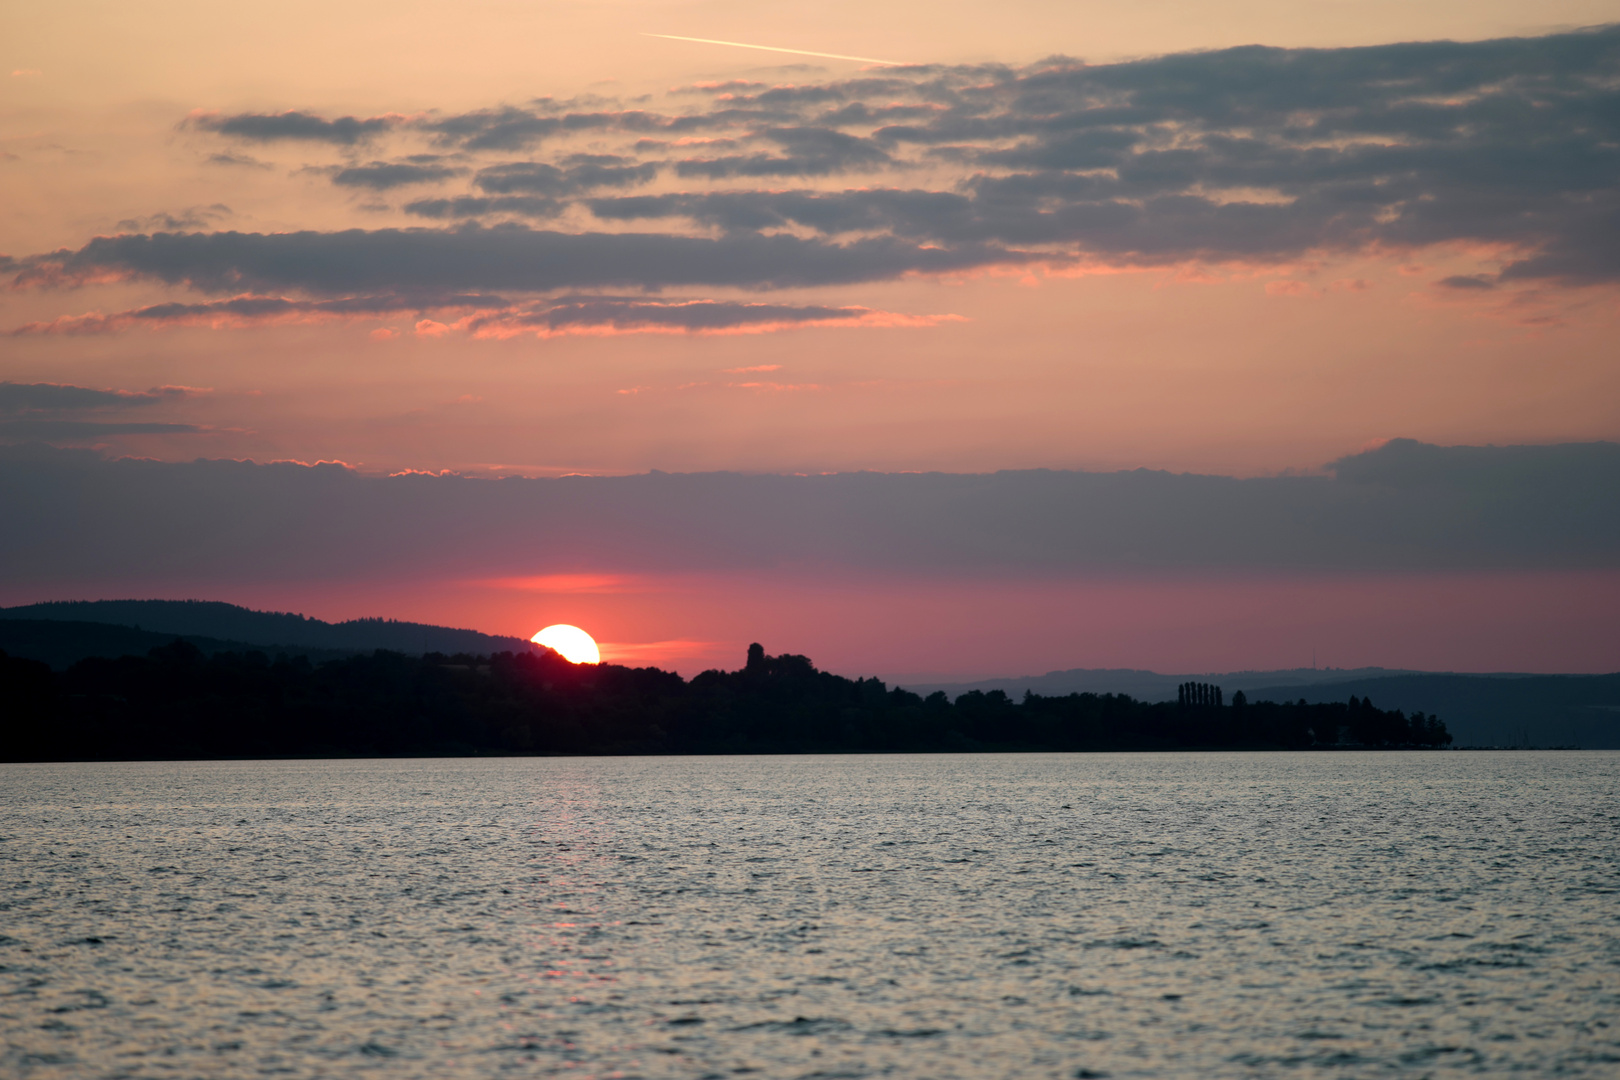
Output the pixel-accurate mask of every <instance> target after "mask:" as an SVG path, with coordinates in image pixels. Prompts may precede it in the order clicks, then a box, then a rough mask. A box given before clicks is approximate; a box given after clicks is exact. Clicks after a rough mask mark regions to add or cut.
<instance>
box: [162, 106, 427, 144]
mask: <svg viewBox="0 0 1620 1080" xmlns="http://www.w3.org/2000/svg"><path fill="white" fill-rule="evenodd" d="M401 119H402V118H401V117H398V116H371V117H367V118H365V119H358V118H356V117H353V116H339V117H337V118H336V119H333V120H328V119H326V118H325V117H321V116H317V115H315V114H314V113H307V112H299V111H296V110H292V111H288V112H281V113H237V114H235V115H232V116H221V115H219V114H218V113H193V114H192V115H191V117H190V120H189V122H190V124H191V126H192V127H195V128H197V129H198V130H201V131H212V132H217V133H218V134H220V135H230V136H233V137H235V138H238V139H245V140H247V141H249V142H277V141H281V140H288V141H301V142H318V143H333V144H336V145H338V146H353V145H354V144H355V143H359V142H364V141H365V140H367V139H370V138H373V137H374V136H377V135H380V134H382V133H383V132H385V131H387V130H388V129H390V128H392V127H394V126H395V125H397V124H398V123H399V122H400V121H401Z"/></svg>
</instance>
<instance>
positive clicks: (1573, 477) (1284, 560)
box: [0, 440, 1620, 583]
mask: <svg viewBox="0 0 1620 1080" xmlns="http://www.w3.org/2000/svg"><path fill="white" fill-rule="evenodd" d="M0 505H4V506H6V507H7V508H8V510H9V511H11V512H10V513H8V514H7V515H6V516H5V519H4V520H5V526H4V527H3V528H0V582H7V583H9V582H14V581H17V580H19V578H18V577H17V575H23V574H26V575H29V576H30V577H31V578H36V579H41V580H43V579H49V578H67V577H76V579H82V578H84V577H85V576H87V575H88V576H91V577H94V576H95V575H98V574H111V575H117V574H131V573H134V574H144V575H148V576H151V577H161V576H163V575H165V574H170V573H176V574H185V575H187V576H188V577H189V578H190V579H191V580H197V579H199V578H202V577H206V576H208V575H211V574H219V575H226V576H231V575H234V576H235V577H236V578H240V576H241V575H243V574H244V573H251V574H253V575H256V576H257V577H259V578H266V579H269V578H278V577H292V578H298V579H301V580H312V579H319V578H336V577H341V576H344V575H349V574H360V575H373V576H383V577H386V576H387V575H389V574H396V573H397V574H408V575H419V574H420V573H421V568H422V567H424V566H432V567H434V568H436V571H437V572H438V573H440V574H442V575H445V576H455V575H457V574H465V575H468V576H473V577H480V578H487V577H490V576H491V575H496V574H526V573H527V574H532V573H535V572H540V571H543V570H544V568H545V567H551V566H569V567H574V568H576V569H579V570H603V571H608V572H622V571H623V570H625V569H626V568H632V569H634V570H635V571H637V572H656V571H709V570H715V571H728V572H730V571H772V572H779V573H797V572H808V573H822V572H828V573H843V574H847V573H851V572H860V571H880V572H888V573H911V572H916V573H930V572H935V571H948V572H950V573H952V574H958V575H960V574H964V573H966V574H973V573H982V574H992V575H994V574H1020V573H1034V574H1040V575H1045V576H1050V575H1054V574H1066V573H1075V574H1083V573H1092V572H1099V571H1128V572H1145V571H1178V570H1189V571H1211V570H1213V571H1219V570H1221V569H1236V570H1258V571H1289V572H1293V571H1327V572H1338V571H1381V572H1382V571H1406V570H1414V571H1415V570H1424V571H1435V570H1438V571H1453V570H1458V569H1463V568H1495V569H1556V570H1567V569H1575V568H1611V569H1612V568H1616V567H1620V445H1617V444H1614V443H1591V444H1568V445H1562V446H1521V447H1438V446H1430V445H1425V444H1421V443H1415V442H1410V441H1405V440H1401V441H1396V442H1394V443H1390V444H1388V445H1386V446H1384V447H1382V448H1381V449H1378V450H1374V451H1370V452H1368V453H1364V454H1359V455H1355V456H1353V457H1350V458H1346V459H1344V460H1343V461H1340V462H1338V463H1336V465H1335V466H1334V467H1333V468H1331V469H1330V470H1329V472H1328V474H1327V475H1323V476H1291V477H1273V478H1262V479H1252V480H1237V479H1232V478H1229V477H1219V476H1197V475H1173V474H1170V473H1164V472H1152V471H1148V470H1137V471H1133V472H1121V473H1083V472H1059V471H1047V470H1036V471H1022V472H1001V473H994V474H986V475H951V474H943V473H933V474H882V473H846V474H840V475H834V476H745V475H740V474H729V473H709V474H690V475H679V474H676V475H669V474H662V473H653V474H649V475H641V476H623V477H600V478H591V477H569V478H563V479H554V480H525V479H516V478H508V479H502V480H480V479H469V478H462V477H456V476H423V475H413V476H397V477H370V476H363V475H360V474H358V473H355V472H353V471H351V470H349V469H346V468H343V467H340V466H335V465H324V466H316V467H306V466H301V465H292V464H270V465H255V464H253V463H251V462H239V461H195V462H188V463H179V464H164V463H160V462H154V461H138V460H119V461H109V460H104V459H101V458H99V457H96V456H92V455H87V454H75V453H71V452H65V451H47V450H43V449H40V448H38V447H33V448H30V447H27V446H19V447H14V448H11V449H8V450H0ZM537 537H543V538H544V540H543V543H539V544H538V546H537V541H536V538H537ZM247 568H251V569H247ZM7 575H11V576H7Z"/></svg>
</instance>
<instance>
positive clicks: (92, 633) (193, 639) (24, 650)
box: [0, 619, 359, 671]
mask: <svg viewBox="0 0 1620 1080" xmlns="http://www.w3.org/2000/svg"><path fill="white" fill-rule="evenodd" d="M175 641H183V642H185V643H186V644H187V645H190V646H192V647H193V648H195V649H197V651H199V652H201V653H202V654H203V655H204V656H213V655H215V654H216V653H223V652H254V651H260V652H265V653H268V654H269V655H271V656H278V655H286V656H302V657H304V658H305V659H307V660H309V661H310V662H311V663H321V662H324V661H327V660H336V659H339V658H341V657H345V656H354V655H355V654H356V653H357V652H359V650H357V649H320V648H314V647H311V646H308V645H281V644H266V643H263V642H248V641H228V640H221V639H219V638H211V637H203V636H201V635H197V634H160V633H158V632H157V631H155V630H137V629H135V628H134V627H132V626H116V625H113V624H112V623H90V622H70V621H68V620H65V619H63V620H58V619H0V651H4V652H6V653H8V654H9V655H11V656H14V657H20V658H23V659H27V660H37V661H39V662H40V663H43V664H47V665H49V666H50V667H52V668H54V669H56V670H57V671H66V670H67V669H68V668H70V667H72V666H73V665H74V664H76V663H78V662H79V661H80V660H84V659H87V658H89V657H92V656H99V657H118V656H145V655H146V654H147V653H148V652H150V651H151V650H152V649H155V648H158V647H159V646H162V645H168V644H170V643H172V642H175Z"/></svg>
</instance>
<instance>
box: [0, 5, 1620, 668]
mask: <svg viewBox="0 0 1620 1080" xmlns="http://www.w3.org/2000/svg"><path fill="white" fill-rule="evenodd" d="M1617 24H1620V2H1616V0H1609V2H1595V0H1552V2H1547V3H1541V4H1537V5H1526V4H1523V3H1507V2H1499V0H1489V2H1478V0H1475V2H1468V3H1463V2H1451V0H1446V2H1426V0H1404V2H1400V3H1393V2H1391V3H1379V2H1374V3H1365V2H1358V3H1349V2H1338V0H1334V2H1311V0H1306V2H1301V0H1292V2H1288V3H1283V2H1280V0H1277V2H1273V0H1263V2H1262V0H1254V2H1235V3H1221V4H1197V3H1183V2H1132V3H1124V2H1107V3H1089V4H1082V3H1073V2H1056V0H1041V2H1033V0H1011V2H1004V3H998V4H994V5H989V4H984V3H968V2H965V0H959V2H936V3H928V4H920V3H914V2H904V3H902V2H883V0H867V2H863V3H860V4H855V3H845V2H842V0H839V2H833V3H823V4H816V5H802V4H793V5H789V4H785V3H759V2H753V3H747V4H743V3H736V2H715V3H696V2H692V3H689V2H684V0H624V2H609V0H598V2H577V3H538V2H534V3H515V2H504V0H503V2H470V3H463V4H457V5H446V4H427V3H401V2H398V0H394V2H390V3H387V4H383V3H372V2H364V3H341V2H339V3H334V2H326V3H321V4H315V3H306V2H301V0H300V2H290V3H283V4H278V5H274V6H272V7H264V6H250V5H235V6H233V5H218V4H203V3H193V2H171V3H129V2H124V3H118V4H113V3H100V2H97V3H83V2H61V3H52V4H35V5H22V4H11V5H8V6H7V7H6V8H5V10H4V11H0V280H4V281H5V282H6V286H7V287H6V288H5V289H4V290H0V334H4V335H6V336H5V337H4V338H3V342H4V344H3V345H0V496H3V499H4V502H5V504H6V505H7V506H9V507H10V508H11V510H10V511H8V512H7V513H6V514H5V521H4V522H3V523H0V604H16V603H26V602H32V601H37V600H46V599H94V598H101V597H114V596H117V597H124V596H142V597H145V596H153V597H157V596H162V597H173V598H180V597H199V598H206V599H219V600H228V601H231V602H235V603H242V604H247V605H250V606H254V607H261V608H275V609H278V610H292V611H299V612H303V613H305V614H309V615H312V616H318V617H321V618H327V619H342V618H353V617H357V616H365V615H382V616H389V617H394V618H402V619H412V620H417V621H426V622H440V623H447V624H451V625H460V626H470V627H474V628H477V629H481V630H485V631H489V632H499V633H521V634H522V635H524V636H527V635H528V634H531V633H533V632H534V631H535V630H538V629H539V628H540V627H542V626H545V625H547V624H549V623H556V622H571V623H576V624H577V625H580V626H582V627H584V628H586V629H587V630H589V631H590V632H591V633H592V634H594V635H595V636H596V637H597V639H598V640H600V641H602V642H604V654H605V655H606V656H607V658H609V659H616V660H621V661H624V662H630V663H655V664H660V665H663V666H666V667H676V668H678V669H679V670H681V671H683V672H684V673H687V674H690V673H692V672H694V671H696V670H700V669H701V668H703V667H707V666H716V665H724V666H728V667H736V666H738V665H739V664H740V663H741V656H742V650H743V648H744V647H745V646H746V645H747V643H748V642H749V641H750V640H755V639H758V640H761V641H763V642H764V643H765V644H766V646H767V648H768V649H769V650H770V651H771V652H780V651H792V652H803V653H807V654H809V655H810V656H811V657H812V658H814V659H815V660H816V661H817V662H818V663H820V664H822V665H823V666H826V667H829V668H831V669H833V670H836V671H840V672H843V673H847V674H872V673H876V674H880V675H883V676H885V677H889V678H895V677H923V676H928V677H935V676H942V675H944V676H960V677H964V678H966V677H979V676H988V675H1022V674H1033V673H1039V672H1042V671H1046V670H1050V669H1053V668H1064V667H1138V668H1154V669H1157V670H1161V671H1200V670H1231V669H1238V668H1273V667H1297V666H1308V665H1309V664H1310V663H1311V660H1312V655H1313V652H1314V655H1315V656H1316V659H1317V662H1318V663H1320V664H1332V665H1335V666H1341V667H1349V666H1359V665H1383V666H1389V667H1416V668H1430V669H1451V670H1469V671H1484V670H1523V671H1597V670H1603V671H1609V670H1614V669H1616V668H1617V667H1620V662H1617V657H1620V615H1617V614H1616V612H1620V510H1617V509H1616V505H1617V502H1620V448H1617V447H1616V446H1615V445H1613V444H1614V442H1615V440H1617V439H1620V344H1617V342H1620V317H1617V316H1620V309H1617V305H1616V300H1617V298H1620V29H1616V28H1615V26H1616V25H1617ZM655 35H666V36H655ZM674 38H702V39H713V40H717V41H727V42H741V43H748V44H755V45H763V46H772V47H776V48H780V49H788V50H799V52H768V51H763V50H759V49H747V48H741V47H737V46H732V45H720V44H705V43H702V42H698V41H684V40H675V39H674ZM807 53H825V54H835V55H837V56H847V57H862V58H868V60H875V61H882V62H881V63H880V62H866V61H863V60H853V59H852V60H841V59H833V58H829V57H816V56H811V55H805V54H807ZM1391 440H1395V441H1393V442H1392V441H1391ZM1434 447H1446V448H1451V449H1448V450H1444V451H1441V450H1436V449H1434ZM1487 447H1494V448H1496V449H1486V448H1487ZM1470 448H1475V449H1470ZM124 459H143V460H140V461H131V460H124ZM199 459H206V460H199ZM317 462H328V463H336V464H326V465H320V466H317V465H316V463H317ZM272 463H280V464H272ZM1026 470H1051V472H1046V473H1032V472H1027V471H1026ZM1137 470H1147V471H1140V472H1139V471H1137ZM421 474H434V475H432V476H426V475H421ZM663 474H716V475H663ZM719 474H724V475H719ZM832 474H839V475H832ZM847 474H884V475H865V476H850V475H847ZM926 474H952V475H950V476H929V475H926ZM1182 474H1187V475H1182Z"/></svg>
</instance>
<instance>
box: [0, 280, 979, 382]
mask: <svg viewBox="0 0 1620 1080" xmlns="http://www.w3.org/2000/svg"><path fill="white" fill-rule="evenodd" d="M430 311H431V312H433V313H434V314H436V315H439V316H440V318H430V317H428V316H427V315H426V314H425V313H426V312H430ZM403 313H414V314H417V315H420V316H421V317H420V318H418V319H417V320H416V321H415V325H414V329H415V332H416V334H417V335H418V336H419V337H443V336H444V335H446V334H449V333H452V332H463V333H467V334H470V335H472V336H473V337H479V338H497V339H499V338H512V337H520V336H524V335H530V334H532V335H535V336H538V337H554V336H558V335H563V334H630V333H697V334H726V333H748V334H759V333H769V332H772V331H776V330H786V329H791V328H795V327H816V326H886V327H895V328H917V327H928V326H937V325H939V324H941V323H947V322H959V321H962V317H961V316H959V315H909V314H905V313H902V312H894V311H882V310H878V309H874V308H867V307H859V306H845V307H832V306H828V305H824V304H765V303H749V302H743V301H735V300H711V299H686V300H673V299H669V300H647V299H644V298H640V297H623V296H565V297H560V298H557V299H554V300H542V301H531V302H520V303H514V302H512V301H509V300H506V299H503V298H502V297H499V296H494V295H457V294H446V293H440V294H432V295H430V294H422V295H418V296H414V297H412V296H394V295H387V294H384V295H378V296H360V297H347V298H344V299H339V300H299V299H293V298H289V297H285V296H260V295H244V296H236V297H232V298H231V299H229V300H216V301H211V302H207V303H197V304H181V303H169V304H154V305H151V306H148V307H143V308H133V309H130V310H128V311H119V312H113V313H112V314H103V313H101V312H88V313H86V314H83V315H64V316H62V317H60V318H57V319H54V320H51V321H49V322H34V323H27V324H25V325H23V326H20V327H18V328H17V329H15V330H13V331H12V332H11V333H12V335H13V336H26V335H56V336H79V335H89V334H109V333H116V332H118V331H120V330H126V329H129V328H132V327H141V326H144V327H146V328H148V329H151V330H163V329H173V328H177V327H206V328H208V329H214V330H225V329H242V328H246V327H253V326H273V325H282V324H308V323H318V322H330V321H336V320H345V321H355V320H375V319H390V318H395V317H397V316H398V315H400V314H403ZM445 319H448V320H449V321H448V322H446V321H444V320H445ZM371 336H372V338H373V339H375V340H379V341H385V340H388V339H390V338H392V337H394V336H395V331H394V330H392V329H390V328H386V327H385V328H380V329H378V330H374V331H372V334H371ZM743 370H762V371H764V370H775V368H774V366H768V367H764V368H759V369H743Z"/></svg>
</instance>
